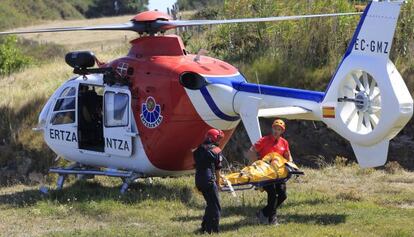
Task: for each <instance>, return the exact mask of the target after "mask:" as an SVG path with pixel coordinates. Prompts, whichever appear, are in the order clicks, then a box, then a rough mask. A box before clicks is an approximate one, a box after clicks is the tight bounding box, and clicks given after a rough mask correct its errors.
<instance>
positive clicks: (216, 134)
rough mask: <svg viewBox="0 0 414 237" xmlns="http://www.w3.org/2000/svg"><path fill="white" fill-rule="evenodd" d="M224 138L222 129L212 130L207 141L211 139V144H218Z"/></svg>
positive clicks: (208, 133) (208, 132)
mask: <svg viewBox="0 0 414 237" xmlns="http://www.w3.org/2000/svg"><path fill="white" fill-rule="evenodd" d="M223 137H224V132H223V131H221V130H220V129H215V128H212V129H210V130H208V131H207V133H206V140H207V139H209V140H210V141H211V142H214V143H217V142H219V141H220V140H221V139H222V138H223Z"/></svg>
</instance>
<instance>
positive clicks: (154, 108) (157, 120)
mask: <svg viewBox="0 0 414 237" xmlns="http://www.w3.org/2000/svg"><path fill="white" fill-rule="evenodd" d="M162 118H163V117H162V115H161V106H160V105H159V104H157V103H156V102H155V99H154V97H152V96H149V97H148V98H147V99H146V100H145V103H142V106H141V121H142V124H144V126H145V127H147V128H156V127H158V126H159V125H160V124H161V122H162Z"/></svg>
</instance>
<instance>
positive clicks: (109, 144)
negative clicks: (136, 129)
mask: <svg viewBox="0 0 414 237" xmlns="http://www.w3.org/2000/svg"><path fill="white" fill-rule="evenodd" d="M104 139H105V153H107V154H112V155H119V156H127V157H129V156H131V154H132V136H131V92H130V91H129V90H128V89H126V88H116V87H108V88H105V93H104Z"/></svg>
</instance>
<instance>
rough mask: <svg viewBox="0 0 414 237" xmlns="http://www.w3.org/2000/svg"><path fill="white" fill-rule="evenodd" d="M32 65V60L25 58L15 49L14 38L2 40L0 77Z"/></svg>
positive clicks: (9, 37)
mask: <svg viewBox="0 0 414 237" xmlns="http://www.w3.org/2000/svg"><path fill="white" fill-rule="evenodd" d="M31 63H32V59H31V58H29V57H27V56H25V55H24V54H23V53H22V51H21V50H20V49H19V48H18V47H17V38H16V36H8V37H6V38H4V39H3V40H2V42H1V44H0V75H9V74H10V73H13V72H16V71H19V70H21V69H22V68H24V67H27V66H28V65H30V64H31Z"/></svg>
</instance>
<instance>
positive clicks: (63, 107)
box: [50, 87, 76, 125]
mask: <svg viewBox="0 0 414 237" xmlns="http://www.w3.org/2000/svg"><path fill="white" fill-rule="evenodd" d="M75 110H76V89H75V87H68V88H65V89H64V90H63V91H62V93H60V96H59V98H58V99H57V100H56V103H55V106H54V107H53V114H52V118H51V119H50V123H51V124H52V125H59V124H70V123H74V122H75V121H76V111H75Z"/></svg>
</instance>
